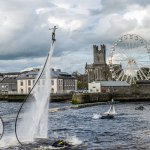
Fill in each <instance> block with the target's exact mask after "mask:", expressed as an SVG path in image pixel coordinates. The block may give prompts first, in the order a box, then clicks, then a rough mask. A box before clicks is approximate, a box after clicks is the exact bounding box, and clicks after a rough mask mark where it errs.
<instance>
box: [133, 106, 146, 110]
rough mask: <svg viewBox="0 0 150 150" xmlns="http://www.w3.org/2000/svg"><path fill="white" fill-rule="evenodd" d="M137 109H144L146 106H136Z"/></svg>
mask: <svg viewBox="0 0 150 150" xmlns="http://www.w3.org/2000/svg"><path fill="white" fill-rule="evenodd" d="M135 110H144V106H143V105H140V106H138V107H136V108H135Z"/></svg>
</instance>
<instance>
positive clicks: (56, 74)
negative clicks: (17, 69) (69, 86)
mask: <svg viewBox="0 0 150 150" xmlns="http://www.w3.org/2000/svg"><path fill="white" fill-rule="evenodd" d="M38 72H39V71H37V70H36V71H29V72H27V73H24V74H21V75H20V76H19V77H18V78H17V79H35V78H36V76H37V75H38ZM51 76H52V78H53V79H54V78H60V79H62V78H63V79H65V78H67V79H68V78H70V79H74V77H73V76H72V75H71V74H69V73H67V72H61V70H60V69H56V70H54V69H51Z"/></svg>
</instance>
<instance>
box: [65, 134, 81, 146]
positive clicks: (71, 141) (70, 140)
mask: <svg viewBox="0 0 150 150" xmlns="http://www.w3.org/2000/svg"><path fill="white" fill-rule="evenodd" d="M66 142H68V143H69V144H71V145H73V146H77V145H80V144H82V141H81V140H79V139H78V138H77V137H76V136H70V137H67V139H66Z"/></svg>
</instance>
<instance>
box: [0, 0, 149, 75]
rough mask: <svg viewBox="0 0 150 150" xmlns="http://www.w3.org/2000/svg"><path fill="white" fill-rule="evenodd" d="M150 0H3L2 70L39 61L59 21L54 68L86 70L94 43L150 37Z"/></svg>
mask: <svg viewBox="0 0 150 150" xmlns="http://www.w3.org/2000/svg"><path fill="white" fill-rule="evenodd" d="M149 14H150V1H149V0H0V72H9V71H20V70H23V69H25V68H30V67H37V66H41V65H42V63H43V61H44V59H45V57H46V55H47V53H48V50H49V48H50V42H51V31H50V30H48V29H49V28H50V27H53V26H54V25H56V26H57V27H58V28H59V29H58V30H57V31H56V39H57V41H56V46H55V51H54V54H53V59H52V66H53V67H54V68H61V69H62V70H63V71H68V72H73V71H76V70H78V71H79V72H82V73H83V72H84V66H85V63H86V62H88V63H91V62H92V61H93V55H92V45H93V44H103V43H104V44H106V46H107V53H109V50H110V47H111V45H112V44H113V42H114V41H115V40H116V39H118V38H119V37H120V36H122V35H123V34H126V33H135V34H138V35H140V36H142V37H143V38H144V39H145V40H146V41H147V42H148V43H150V15H149Z"/></svg>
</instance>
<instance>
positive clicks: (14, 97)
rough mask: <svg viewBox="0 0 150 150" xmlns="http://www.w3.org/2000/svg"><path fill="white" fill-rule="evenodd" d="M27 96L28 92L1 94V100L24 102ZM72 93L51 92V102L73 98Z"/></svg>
mask: <svg viewBox="0 0 150 150" xmlns="http://www.w3.org/2000/svg"><path fill="white" fill-rule="evenodd" d="M26 97H27V94H0V101H8V102H23V101H24V99H25V98H26ZM71 99H72V94H51V95H50V101H51V102H61V101H66V100H71Z"/></svg>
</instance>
